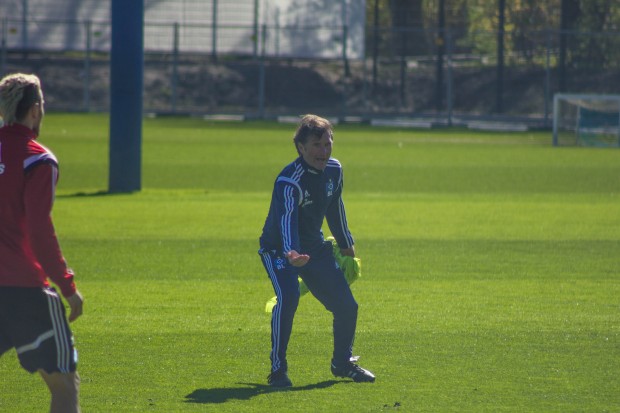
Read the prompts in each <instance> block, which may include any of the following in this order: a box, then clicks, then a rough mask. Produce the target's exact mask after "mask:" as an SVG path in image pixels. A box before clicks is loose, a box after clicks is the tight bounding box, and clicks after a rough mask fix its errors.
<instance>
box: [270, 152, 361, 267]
mask: <svg viewBox="0 0 620 413" xmlns="http://www.w3.org/2000/svg"><path fill="white" fill-rule="evenodd" d="M342 185H343V177H342V166H341V165H340V162H338V160H336V159H333V158H330V159H329V161H328V162H327V167H326V168H325V170H323V171H319V170H317V169H314V168H312V167H311V166H310V165H308V164H307V163H306V162H305V161H304V160H303V158H302V157H299V158H297V159H296V160H295V161H294V162H292V163H291V164H289V165H287V166H286V167H285V168H284V169H283V170H282V172H280V174H279V175H278V177H277V178H276V181H275V183H274V188H273V194H272V196H271V205H270V207H269V214H268V215H267V219H266V220H265V226H264V227H263V234H262V235H261V237H260V247H261V250H263V251H275V253H277V254H280V253H284V254H286V253H288V252H289V251H291V250H295V251H297V252H299V253H300V254H309V255H311V254H312V253H313V252H314V251H316V250H317V249H318V248H319V247H320V246H321V245H322V244H323V242H324V238H323V231H322V230H321V227H322V226H323V219H327V224H328V225H329V229H330V231H331V233H332V235H333V236H334V238H335V239H336V241H337V243H338V246H339V247H340V248H349V247H351V246H353V243H354V241H353V236H352V235H351V232H350V231H349V227H348V225H347V217H346V214H345V209H344V203H343V202H342V198H341V195H342Z"/></svg>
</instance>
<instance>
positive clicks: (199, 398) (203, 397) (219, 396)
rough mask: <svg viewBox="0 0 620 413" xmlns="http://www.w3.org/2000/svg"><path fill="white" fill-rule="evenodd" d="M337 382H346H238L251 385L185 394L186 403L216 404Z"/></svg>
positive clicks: (198, 390) (326, 385)
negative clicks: (273, 384) (295, 384)
mask: <svg viewBox="0 0 620 413" xmlns="http://www.w3.org/2000/svg"><path fill="white" fill-rule="evenodd" d="M337 383H346V382H344V381H338V380H327V381H322V382H320V383H316V384H309V385H307V386H301V387H288V388H283V389H282V388H273V387H271V386H268V385H266V384H257V383H237V384H240V385H243V386H249V387H230V388H220V389H217V388H216V389H196V390H194V391H193V392H191V393H190V394H188V395H187V396H185V402H186V403H202V404H216V403H226V402H227V401H229V400H250V399H251V398H252V397H255V396H259V395H261V394H266V393H273V392H278V391H286V392H293V391H306V390H316V389H325V388H327V387H331V386H333V385H335V384H337Z"/></svg>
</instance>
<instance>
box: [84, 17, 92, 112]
mask: <svg viewBox="0 0 620 413" xmlns="http://www.w3.org/2000/svg"><path fill="white" fill-rule="evenodd" d="M91 25H92V22H91V21H90V20H86V22H84V31H86V51H85V54H84V101H83V106H84V111H85V112H90V52H91V47H92V46H91V45H92V38H91V32H92V30H91Z"/></svg>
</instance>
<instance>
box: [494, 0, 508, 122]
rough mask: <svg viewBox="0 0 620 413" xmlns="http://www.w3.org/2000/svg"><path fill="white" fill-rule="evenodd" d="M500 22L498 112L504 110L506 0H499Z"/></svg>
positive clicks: (498, 42)
mask: <svg viewBox="0 0 620 413" xmlns="http://www.w3.org/2000/svg"><path fill="white" fill-rule="evenodd" d="M498 8H499V10H498V12H499V22H498V26H499V27H498V30H497V86H496V89H495V110H496V112H497V113H502V112H503V111H504V102H503V100H504V98H503V95H504V37H505V31H504V30H505V27H504V21H505V10H506V0H499V5H498Z"/></svg>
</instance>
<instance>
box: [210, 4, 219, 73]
mask: <svg viewBox="0 0 620 413" xmlns="http://www.w3.org/2000/svg"><path fill="white" fill-rule="evenodd" d="M217 1H218V0H213V12H212V14H213V15H212V16H211V21H212V24H213V26H212V27H211V55H212V56H213V61H214V62H217Z"/></svg>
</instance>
